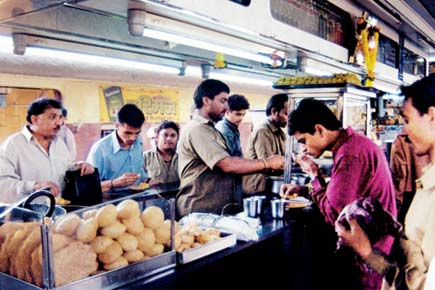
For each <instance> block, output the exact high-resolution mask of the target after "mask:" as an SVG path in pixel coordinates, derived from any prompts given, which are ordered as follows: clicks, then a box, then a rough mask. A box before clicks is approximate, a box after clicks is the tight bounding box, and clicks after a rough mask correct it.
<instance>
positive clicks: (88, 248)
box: [0, 193, 176, 289]
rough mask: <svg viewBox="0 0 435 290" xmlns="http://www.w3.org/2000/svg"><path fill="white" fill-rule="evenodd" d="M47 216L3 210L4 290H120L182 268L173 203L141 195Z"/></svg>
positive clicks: (0, 280) (0, 272)
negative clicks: (175, 244) (176, 246)
mask: <svg viewBox="0 0 435 290" xmlns="http://www.w3.org/2000/svg"><path fill="white" fill-rule="evenodd" d="M42 217H43V216H42V215H41V214H37V213H35V212H33V211H29V210H26V209H19V208H15V207H13V206H12V207H9V206H5V207H0V249H1V254H2V259H1V262H0V289H114V288H117V287H120V286H122V285H125V284H128V283H130V282H132V281H135V280H138V279H141V278H145V277H151V276H152V275H155V274H157V273H161V272H162V271H164V270H167V269H170V268H173V267H175V265H176V253H175V250H174V249H173V235H174V223H175V221H174V218H175V205H174V200H173V199H169V200H166V199H163V198H159V197H156V195H152V196H147V195H144V194H142V193H139V194H135V195H130V196H128V197H124V198H119V199H116V200H113V201H109V202H106V203H102V204H99V205H96V206H92V207H86V208H84V209H82V210H77V211H74V212H71V213H68V214H65V215H59V216H56V217H53V218H51V219H49V218H44V219H43V218H42Z"/></svg>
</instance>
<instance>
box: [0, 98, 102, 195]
mask: <svg viewBox="0 0 435 290" xmlns="http://www.w3.org/2000/svg"><path fill="white" fill-rule="evenodd" d="M61 108H62V106H61V105H60V103H59V102H58V101H57V100H55V99H50V98H39V99H36V100H35V101H33V102H32V103H31V104H30V106H29V108H28V110H27V117H26V119H27V122H28V125H26V126H24V128H23V129H22V130H21V131H20V132H17V133H15V134H13V135H11V136H9V137H8V138H7V139H6V140H5V141H4V143H3V144H2V146H1V147H0V188H1V192H0V202H4V203H13V202H16V201H18V200H20V199H22V198H23V197H25V196H26V195H29V194H30V193H31V192H33V191H35V190H38V189H42V188H46V187H50V188H51V193H53V195H58V194H60V192H61V191H62V190H63V188H64V177H65V172H66V170H68V169H70V168H71V167H72V166H73V165H74V164H73V160H72V158H71V155H70V153H69V151H68V149H67V147H66V145H65V143H64V142H63V141H62V140H60V139H59V138H58V136H57V134H58V132H59V130H60V128H61V126H62V123H63V116H62V112H61ZM75 165H76V166H77V168H78V169H80V171H81V174H82V175H86V174H92V173H93V172H94V168H93V167H92V166H91V165H90V164H88V163H85V162H78V163H77V164H75Z"/></svg>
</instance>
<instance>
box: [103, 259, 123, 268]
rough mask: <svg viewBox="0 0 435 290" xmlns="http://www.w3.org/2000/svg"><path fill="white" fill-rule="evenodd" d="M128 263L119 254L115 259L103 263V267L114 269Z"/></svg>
mask: <svg viewBox="0 0 435 290" xmlns="http://www.w3.org/2000/svg"><path fill="white" fill-rule="evenodd" d="M127 265H128V261H127V259H126V258H125V257H123V256H120V257H119V258H118V259H116V261H114V262H112V263H110V264H104V266H103V268H104V269H106V270H114V269H118V268H121V267H125V266H127Z"/></svg>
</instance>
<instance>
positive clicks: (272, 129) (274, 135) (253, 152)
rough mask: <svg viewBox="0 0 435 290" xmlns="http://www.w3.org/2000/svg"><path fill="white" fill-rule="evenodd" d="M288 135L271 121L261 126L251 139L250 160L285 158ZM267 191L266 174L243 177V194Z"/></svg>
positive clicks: (247, 156) (248, 154) (249, 144)
mask: <svg viewBox="0 0 435 290" xmlns="http://www.w3.org/2000/svg"><path fill="white" fill-rule="evenodd" d="M285 141H286V135H285V133H284V131H283V130H282V129H281V128H278V127H276V126H274V125H273V124H272V123H271V122H270V121H269V119H267V120H266V121H265V122H263V123H262V124H260V125H259V126H258V127H257V128H256V129H255V130H254V131H253V132H252V133H251V136H250V137H249V140H248V150H247V151H246V153H245V156H246V158H248V159H266V158H267V157H270V156H272V155H282V156H285ZM265 189H266V175H265V174H250V175H245V176H243V192H244V193H248V194H252V193H258V192H263V191H264V190H265Z"/></svg>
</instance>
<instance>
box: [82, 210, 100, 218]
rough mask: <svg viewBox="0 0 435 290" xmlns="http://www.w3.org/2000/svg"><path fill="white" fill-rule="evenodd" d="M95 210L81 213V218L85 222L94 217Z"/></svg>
mask: <svg viewBox="0 0 435 290" xmlns="http://www.w3.org/2000/svg"><path fill="white" fill-rule="evenodd" d="M97 212H98V210H97V209H90V210H87V211H85V212H84V213H83V215H82V218H83V219H85V220H87V219H88V218H91V217H95V216H96V215H97Z"/></svg>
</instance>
